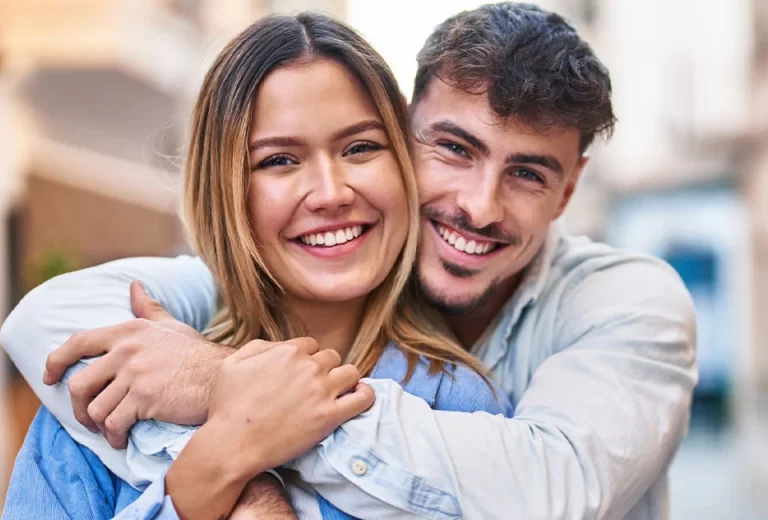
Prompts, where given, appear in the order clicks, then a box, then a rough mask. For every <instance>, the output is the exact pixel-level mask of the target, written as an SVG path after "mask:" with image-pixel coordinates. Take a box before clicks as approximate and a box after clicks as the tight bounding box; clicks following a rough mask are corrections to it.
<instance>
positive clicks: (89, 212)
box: [20, 172, 183, 265]
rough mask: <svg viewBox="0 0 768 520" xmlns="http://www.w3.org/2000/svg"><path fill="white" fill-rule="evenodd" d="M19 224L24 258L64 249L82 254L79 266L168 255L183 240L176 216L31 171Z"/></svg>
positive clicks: (174, 250) (177, 247) (176, 248)
mask: <svg viewBox="0 0 768 520" xmlns="http://www.w3.org/2000/svg"><path fill="white" fill-rule="evenodd" d="M105 175H108V173H106V172H105ZM22 222H23V223H22V226H23V230H22V235H23V239H22V240H23V242H24V243H23V245H22V249H23V251H21V252H20V253H21V254H22V255H24V257H23V258H32V257H34V255H36V254H40V253H41V252H44V251H46V250H50V249H51V248H63V249H65V250H67V251H73V252H76V253H77V254H78V255H80V259H81V262H82V265H93V264H97V263H102V262H105V261H108V260H112V259H115V258H120V257H126V256H140V255H149V256H167V255H171V254H174V253H175V252H177V251H178V249H179V247H180V246H181V245H182V244H183V233H182V230H181V227H180V224H179V221H178V218H177V217H176V215H174V214H171V213H160V212H156V211H153V210H151V209H147V208H143V207H138V206H134V205H131V204H129V203H126V202H122V201H116V200H114V199H110V198H107V197H104V196H102V195H98V194H94V193H91V192H88V191H84V190H79V189H77V188H74V187H71V186H68V185H64V184H58V183H56V182H54V181H52V180H49V179H44V178H40V177H38V176H36V175H34V174H31V175H30V176H29V181H28V188H27V196H26V201H25V204H24V209H23V213H22Z"/></svg>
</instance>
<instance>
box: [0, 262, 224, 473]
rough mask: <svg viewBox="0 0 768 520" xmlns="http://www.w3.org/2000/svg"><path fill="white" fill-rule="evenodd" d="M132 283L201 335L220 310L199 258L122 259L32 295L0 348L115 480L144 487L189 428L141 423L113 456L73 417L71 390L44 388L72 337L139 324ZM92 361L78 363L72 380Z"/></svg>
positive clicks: (5, 329)
mask: <svg viewBox="0 0 768 520" xmlns="http://www.w3.org/2000/svg"><path fill="white" fill-rule="evenodd" d="M133 280H141V281H142V282H143V284H144V286H145V287H146V289H147V292H148V293H149V294H150V295H151V296H152V297H154V298H155V299H157V300H158V301H159V302H160V303H161V304H162V305H163V307H164V308H165V309H166V310H167V311H168V312H169V313H170V314H172V315H173V316H174V317H175V318H176V319H178V320H180V321H182V322H184V323H186V324H188V325H190V326H192V327H194V328H196V329H197V330H202V329H203V328H204V327H205V326H206V325H207V324H208V322H209V321H210V320H211V318H212V316H213V314H214V312H215V309H216V287H215V283H214V281H213V277H212V276H211V273H210V271H209V270H208V269H207V268H206V266H205V265H204V264H203V263H202V262H201V261H200V260H199V259H197V258H193V257H189V256H180V257H177V258H133V259H124V260H118V261H114V262H110V263H107V264H104V265H100V266H97V267H92V268H89V269H84V270H82V271H77V272H73V273H68V274H64V275H61V276H58V277H56V278H53V279H52V280H49V281H48V282H46V283H44V284H42V285H40V286H39V287H37V288H35V289H33V290H32V291H30V293H29V294H27V295H26V296H25V297H24V299H23V300H22V301H21V302H20V303H19V305H18V306H17V307H16V308H15V309H14V310H13V311H12V312H11V314H10V315H9V316H8V318H7V319H6V320H5V322H4V323H3V326H2V329H0V342H1V343H2V345H3V347H4V348H5V350H6V352H7V353H8V355H9V356H10V358H11V359H12V360H13V362H14V363H15V365H16V366H17V367H18V369H19V371H20V372H21V374H22V375H23V376H24V378H25V379H26V380H27V382H29V384H30V386H31V387H32V389H33V390H34V391H35V393H36V394H37V396H38V397H39V398H40V400H41V401H42V402H43V404H44V405H45V406H46V407H47V408H48V409H49V410H50V411H51V413H52V414H53V415H54V416H55V417H56V418H57V419H58V420H59V421H60V422H61V424H62V425H63V426H64V428H65V430H66V431H67V432H68V433H69V434H70V435H71V436H72V437H73V438H74V439H75V440H76V441H77V442H79V443H81V444H83V445H84V446H86V447H88V448H90V449H91V450H93V451H94V452H95V453H96V454H97V455H98V456H99V458H100V459H101V460H102V461H103V462H104V463H105V464H106V466H107V467H108V468H109V469H110V470H112V471H113V472H114V473H115V474H116V475H117V476H118V477H120V478H121V479H123V480H125V481H126V482H128V483H129V484H131V485H132V486H134V487H136V488H143V487H145V486H146V485H148V484H149V482H151V481H152V480H154V479H155V478H157V477H158V476H159V475H162V474H163V473H164V472H165V471H166V470H167V469H168V466H170V463H171V458H170V455H171V454H173V453H178V451H180V450H181V448H182V447H183V445H184V444H185V440H188V438H189V437H190V436H191V435H192V433H193V432H192V429H191V428H189V427H183V426H176V425H169V424H165V423H157V422H154V421H141V422H140V423H138V426H136V427H134V428H133V429H132V430H131V443H130V448H129V450H128V451H126V450H114V449H112V448H111V446H109V444H108V443H107V441H106V440H105V439H104V438H103V437H102V436H101V435H99V434H93V433H91V432H89V431H88V430H87V429H86V428H85V427H83V426H82V425H81V424H80V423H79V422H77V420H76V419H75V418H74V415H73V413H72V405H71V401H70V398H69V391H68V388H67V385H66V384H57V385H54V386H47V385H45V384H43V382H42V375H43V371H44V370H45V360H46V358H47V356H48V354H50V353H51V352H52V351H53V350H55V349H56V348H58V347H59V346H61V345H62V344H63V343H64V342H65V341H66V340H67V339H69V337H70V336H71V335H72V334H74V333H76V332H79V331H82V330H89V329H94V328H98V327H105V326H110V325H115V324H118V323H122V322H125V321H128V320H131V319H133V318H134V315H133V313H132V312H131V306H130V295H129V286H130V283H131V282H132V281H133ZM87 362H88V360H85V361H84V362H81V363H78V364H77V365H74V366H73V368H72V369H71V370H70V371H69V372H68V376H71V375H72V373H73V372H75V371H77V370H78V369H81V368H82V367H83V366H84V364H83V363H87ZM142 449H144V450H145V451H142Z"/></svg>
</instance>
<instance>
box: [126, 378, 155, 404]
mask: <svg viewBox="0 0 768 520" xmlns="http://www.w3.org/2000/svg"><path fill="white" fill-rule="evenodd" d="M130 394H131V397H132V398H135V399H137V400H140V401H144V400H146V399H148V398H149V397H151V396H152V394H153V391H152V385H150V384H149V383H148V382H147V381H145V380H143V379H142V380H139V381H136V382H135V383H134V384H132V385H131V389H130Z"/></svg>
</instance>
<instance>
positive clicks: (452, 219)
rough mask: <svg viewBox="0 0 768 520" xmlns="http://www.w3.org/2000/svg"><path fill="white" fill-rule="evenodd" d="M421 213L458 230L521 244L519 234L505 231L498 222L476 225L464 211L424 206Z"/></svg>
mask: <svg viewBox="0 0 768 520" xmlns="http://www.w3.org/2000/svg"><path fill="white" fill-rule="evenodd" d="M421 214H422V215H423V216H425V217H426V218H428V219H430V220H436V221H438V222H443V223H445V224H447V225H448V226H450V227H452V228H455V229H456V230H458V231H466V232H467V233H473V234H475V235H479V236H481V237H484V238H487V239H488V240H493V241H496V242H503V243H505V244H508V245H511V246H516V245H519V244H520V241H521V240H520V237H519V236H518V235H515V234H512V233H508V232H506V231H504V230H503V229H502V228H501V226H499V224H497V223H493V224H489V225H487V226H485V227H481V228H478V227H474V226H473V225H472V224H471V223H470V221H469V217H468V216H467V214H466V213H464V212H462V211H459V212H456V213H453V214H448V213H446V212H445V211H441V210H438V209H435V208H429V207H423V208H421Z"/></svg>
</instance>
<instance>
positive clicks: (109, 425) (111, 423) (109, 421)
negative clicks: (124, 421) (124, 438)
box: [104, 416, 123, 435]
mask: <svg viewBox="0 0 768 520" xmlns="http://www.w3.org/2000/svg"><path fill="white" fill-rule="evenodd" d="M104 429H105V430H106V431H107V433H109V434H110V435H120V434H121V433H123V432H122V429H121V428H120V425H119V424H117V422H116V421H115V418H114V417H111V416H110V417H107V418H106V419H105V420H104Z"/></svg>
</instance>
